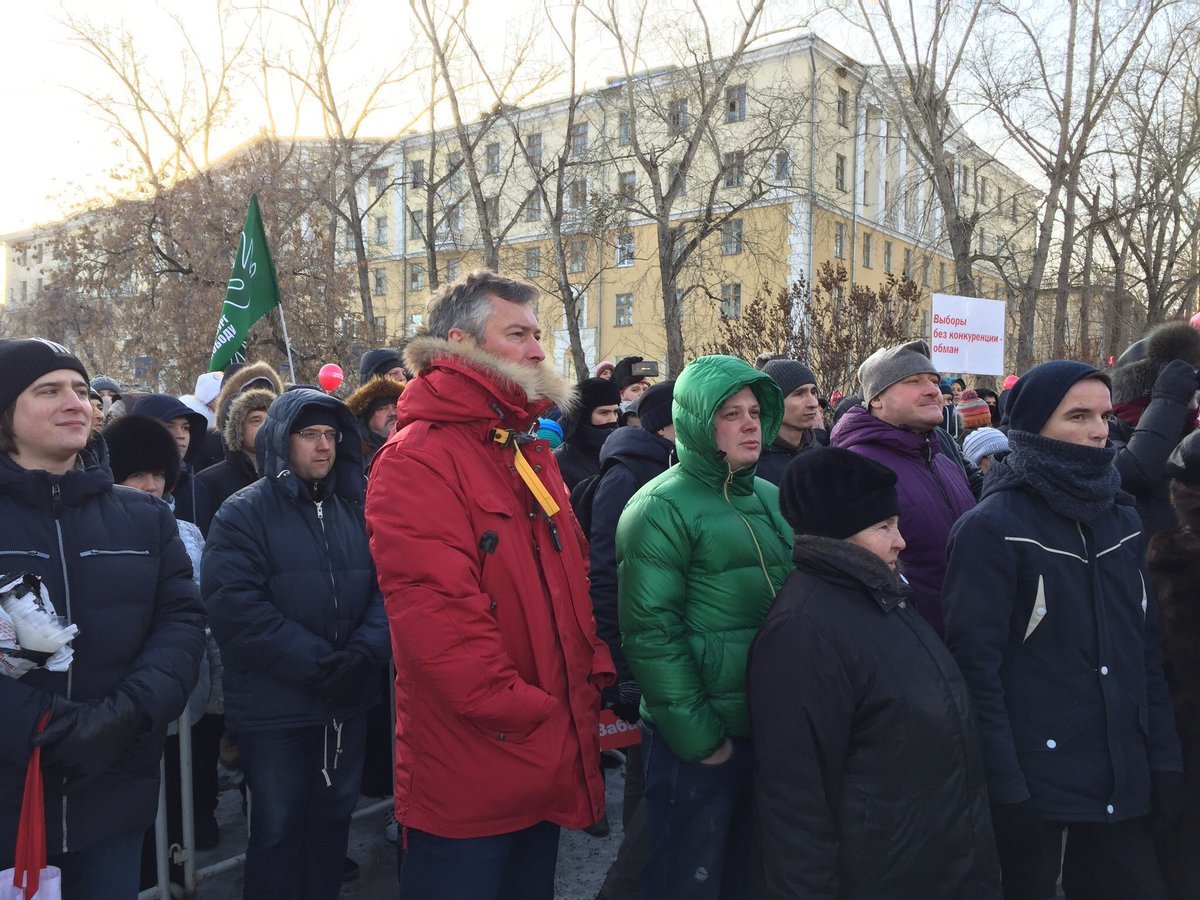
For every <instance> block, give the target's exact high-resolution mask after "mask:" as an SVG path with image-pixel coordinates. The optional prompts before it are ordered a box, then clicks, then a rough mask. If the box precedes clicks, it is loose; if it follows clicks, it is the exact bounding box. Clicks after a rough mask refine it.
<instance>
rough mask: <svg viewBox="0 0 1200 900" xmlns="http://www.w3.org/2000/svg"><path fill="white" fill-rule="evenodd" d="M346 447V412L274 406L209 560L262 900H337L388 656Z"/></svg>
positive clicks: (354, 470)
mask: <svg viewBox="0 0 1200 900" xmlns="http://www.w3.org/2000/svg"><path fill="white" fill-rule="evenodd" d="M347 435H348V436H349V439H344V438H345V436H347ZM355 435H356V432H355V429H354V417H353V415H352V414H351V413H350V410H349V409H348V408H347V407H346V406H345V404H343V403H342V402H341V401H340V400H337V399H335V398H333V397H329V396H326V395H325V394H322V393H320V392H318V391H313V390H304V389H302V390H295V391H288V392H287V393H285V394H283V395H282V396H280V397H279V398H278V399H276V400H275V401H274V402H273V403H272V404H271V406H270V408H269V409H268V410H267V419H266V422H265V423H264V424H263V426H262V427H261V428H260V429H259V431H258V435H257V436H256V437H255V442H254V443H255V448H256V450H257V452H258V470H259V472H261V473H262V475H263V476H264V477H263V478H260V479H259V480H258V481H256V482H255V483H254V484H252V485H250V486H249V487H247V488H245V489H243V490H241V491H239V492H238V493H236V494H234V495H233V496H232V497H230V498H229V499H228V500H226V501H225V503H224V504H223V505H222V506H221V508H220V510H219V511H218V512H217V515H216V517H215V518H214V519H213V523H212V527H211V529H210V530H209V533H208V541H207V543H206V545H205V548H204V561H203V564H202V566H201V585H202V591H203V594H204V599H205V602H206V603H207V605H208V609H209V615H210V623H211V626H212V632H213V636H214V637H216V639H217V643H218V644H219V645H220V647H221V654H222V658H223V661H224V663H225V673H224V689H225V721H226V725H227V727H228V728H229V730H230V731H232V732H233V733H234V734H236V735H237V736H238V743H239V745H240V747H241V753H242V770H243V771H244V773H245V776H246V783H247V785H248V786H249V788H250V798H251V803H250V841H249V846H248V847H247V850H246V877H245V887H244V893H243V896H245V897H254V898H256V900H257V898H272V897H279V898H288V900H294V898H313V900H318V898H327V900H333V898H335V897H337V894H338V889H339V887H340V884H341V876H342V861H343V859H344V857H345V851H346V838H347V835H348V833H349V828H350V814H351V813H352V812H353V811H354V804H355V802H356V801H357V799H358V794H359V785H360V782H361V779H362V765H363V756H364V753H365V750H366V711H367V709H368V707H370V706H371V705H372V704H373V703H374V702H377V701H378V698H379V691H378V690H376V689H375V685H376V683H377V676H378V673H379V670H380V668H381V667H382V666H383V664H384V662H385V661H386V659H387V655H388V648H389V644H388V626H387V620H386V618H385V616H384V612H383V604H382V600H381V597H380V594H379V588H378V587H377V586H376V582H375V568H374V566H373V564H372V562H371V554H370V549H369V547H368V545H367V533H366V525H365V523H364V521H363V494H364V490H365V487H366V484H365V481H364V479H363V474H362V471H363V470H362V450H361V447H360V444H359V441H358V440H357V439H356V438H355Z"/></svg>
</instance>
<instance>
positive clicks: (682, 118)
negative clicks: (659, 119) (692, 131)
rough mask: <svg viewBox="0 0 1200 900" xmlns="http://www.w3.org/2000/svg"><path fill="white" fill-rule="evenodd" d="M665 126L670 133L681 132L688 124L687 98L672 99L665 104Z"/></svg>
mask: <svg viewBox="0 0 1200 900" xmlns="http://www.w3.org/2000/svg"><path fill="white" fill-rule="evenodd" d="M667 126H668V127H669V128H670V130H671V134H682V133H683V131H684V129H686V128H687V126H688V102H687V98H680V99H678V100H672V101H671V102H670V103H669V104H668V106H667Z"/></svg>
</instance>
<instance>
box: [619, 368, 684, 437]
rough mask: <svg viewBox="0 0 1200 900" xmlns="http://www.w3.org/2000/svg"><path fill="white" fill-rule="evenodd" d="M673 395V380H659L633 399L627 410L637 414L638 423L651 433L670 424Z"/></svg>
mask: <svg viewBox="0 0 1200 900" xmlns="http://www.w3.org/2000/svg"><path fill="white" fill-rule="evenodd" d="M674 397H675V380H674V379H670V380H668V381H660V382H659V383H658V384H655V385H651V386H650V387H649V388H647V390H646V392H645V393H644V394H642V396H640V397H638V398H637V399H636V400H635V401H633V406H631V407H630V408H629V411H630V412H632V413H635V414H636V415H637V416H638V424H639V425H641V427H642V429H643V430H645V431H649V432H650V433H651V434H653V433H654V432H656V431H658V430H659V429H661V428H665V427H666V426H668V425H670V424H671V401H672V400H673V399H674Z"/></svg>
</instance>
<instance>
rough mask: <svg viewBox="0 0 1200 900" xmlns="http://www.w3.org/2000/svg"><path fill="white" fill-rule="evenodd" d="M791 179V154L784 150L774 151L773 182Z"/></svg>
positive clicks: (783, 182) (784, 182)
mask: <svg viewBox="0 0 1200 900" xmlns="http://www.w3.org/2000/svg"><path fill="white" fill-rule="evenodd" d="M791 180H792V154H790V153H788V152H787V151H786V150H776V151H775V182H776V184H787V183H788V182H790V181H791Z"/></svg>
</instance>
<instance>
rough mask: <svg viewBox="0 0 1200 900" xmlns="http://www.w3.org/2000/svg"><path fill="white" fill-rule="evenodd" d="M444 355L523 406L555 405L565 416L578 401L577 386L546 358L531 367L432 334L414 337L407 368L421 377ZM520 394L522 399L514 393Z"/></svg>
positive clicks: (408, 349)
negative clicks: (555, 368)
mask: <svg viewBox="0 0 1200 900" xmlns="http://www.w3.org/2000/svg"><path fill="white" fill-rule="evenodd" d="M445 358H450V359H453V360H456V361H457V362H458V363H459V365H460V366H461V367H462V368H466V369H470V370H472V371H474V372H476V373H478V374H479V375H480V376H481V377H482V378H483V380H485V381H487V382H490V383H491V384H492V385H493V386H494V387H495V388H496V389H497V390H498V391H499V392H500V393H503V394H509V395H513V399H514V400H517V401H518V403H519V405H520V406H523V407H527V408H533V407H534V406H536V407H538V409H539V411H540V410H542V409H547V408H549V406H550V405H555V406H557V407H558V408H559V409H560V410H562V411H563V414H564V416H565V415H567V414H568V413H569V412H570V410H572V409H573V408H574V405H575V403H576V394H575V389H574V387H573V386H572V385H571V384H570V383H569V382H568V381H567V380H566V379H565V378H563V377H562V376H560V375H559V374H558V373H557V372H555V371H554V369H553V368H552V367H551V365H550V363H548V362H546V361H543V362H542V364H541V365H539V366H538V367H537V368H536V369H530V368H528V367H526V366H522V365H519V364H517V363H514V362H509V361H508V360H506V359H501V358H500V357H498V356H495V355H493V354H491V353H488V352H487V351H486V350H483V349H481V348H480V347H478V346H476V345H474V344H469V343H461V344H456V343H451V342H450V341H448V340H444V339H443V338H439V337H434V336H432V335H422V336H419V337H415V338H413V339H412V340H411V341H409V342H408V346H406V347H405V348H404V365H405V368H407V369H408V370H409V371H410V372H414V373H416V375H417V378H418V379H420V378H422V377H425V376H426V375H428V374H429V371H430V370H431V369H432V368H434V366H435V365H436V364H437V362H438V360H439V359H445ZM406 393H407V391H406ZM518 393H519V394H520V395H521V397H520V398H519V399H518V398H517V397H516V396H515V395H516V394H518ZM539 401H547V402H539Z"/></svg>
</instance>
